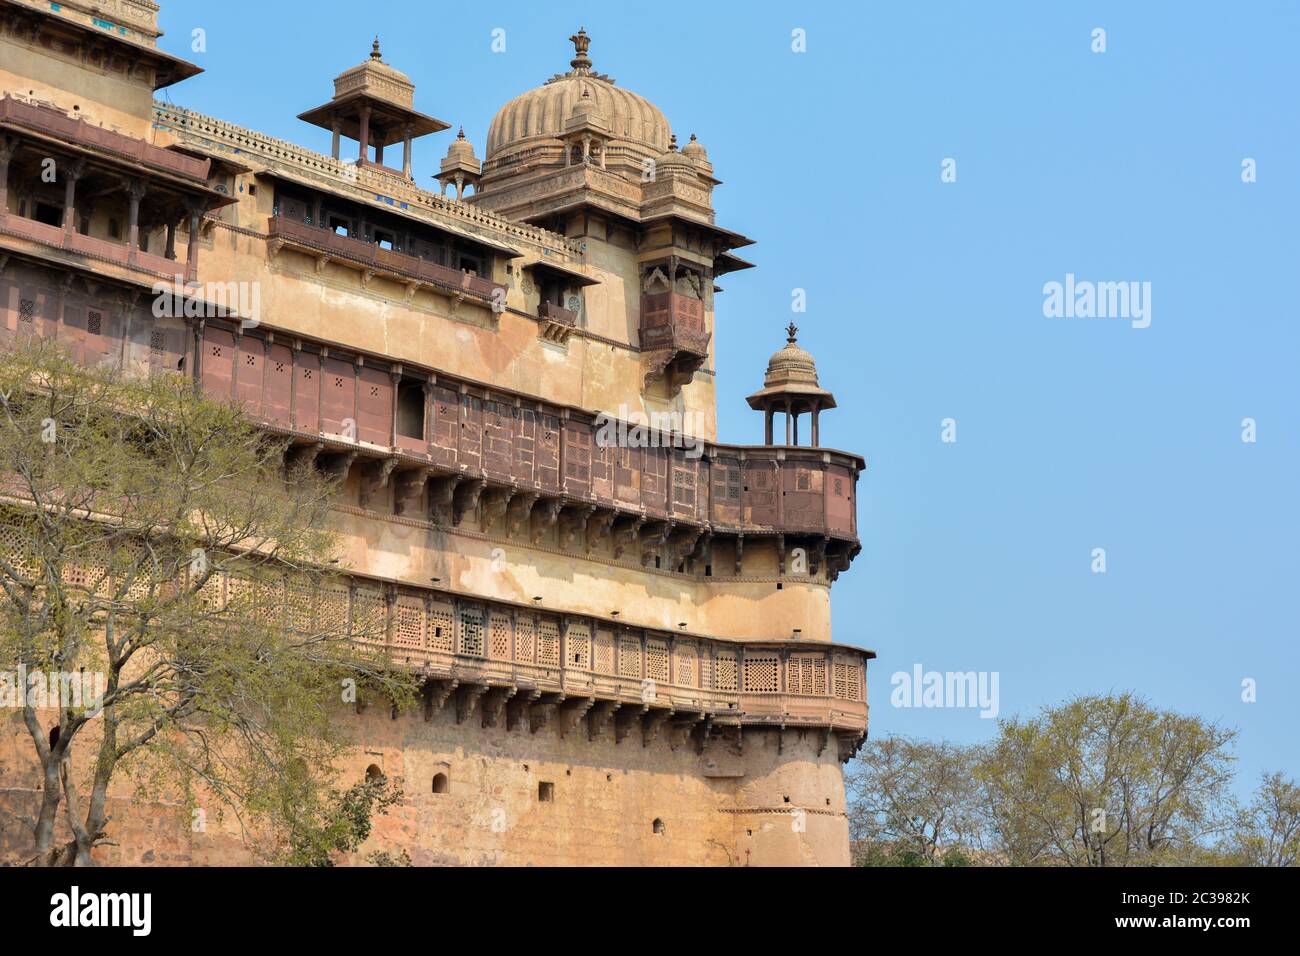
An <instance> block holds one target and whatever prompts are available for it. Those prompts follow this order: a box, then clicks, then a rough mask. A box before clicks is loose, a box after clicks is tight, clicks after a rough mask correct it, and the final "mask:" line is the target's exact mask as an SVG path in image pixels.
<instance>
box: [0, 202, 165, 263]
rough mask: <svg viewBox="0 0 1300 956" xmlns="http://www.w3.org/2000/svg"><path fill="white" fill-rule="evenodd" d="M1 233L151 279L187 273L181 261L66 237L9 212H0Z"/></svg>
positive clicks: (58, 228)
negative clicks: (137, 273)
mask: <svg viewBox="0 0 1300 956" xmlns="http://www.w3.org/2000/svg"><path fill="white" fill-rule="evenodd" d="M0 233H8V234H9V235H12V236H17V237H18V238H20V239H30V240H31V241H33V242H39V243H41V244H43V245H47V246H52V247H54V248H56V249H63V250H66V251H68V252H75V253H77V254H79V255H84V256H90V257H92V258H95V259H100V260H103V261H105V262H111V263H114V264H115V265H119V266H125V267H126V268H129V269H136V270H139V271H141V272H147V273H148V274H149V275H150V276H154V277H159V276H161V277H164V278H168V279H171V278H174V277H175V276H176V275H177V274H178V273H179V274H183V273H184V272H185V271H186V263H185V262H184V261H179V260H176V259H167V258H165V257H163V256H156V255H153V254H152V253H148V252H145V251H143V250H141V249H137V250H136V251H135V252H134V254H133V253H132V252H131V249H130V247H129V246H127V245H126V244H125V243H119V242H111V241H109V240H107V239H96V238H94V237H92V236H83V235H82V234H81V233H79V232H73V233H68V232H66V231H65V230H64V229H63V227H62V226H51V225H48V224H46V223H43V222H37V221H36V220H35V219H27V218H25V217H23V216H19V215H16V214H14V213H11V212H0Z"/></svg>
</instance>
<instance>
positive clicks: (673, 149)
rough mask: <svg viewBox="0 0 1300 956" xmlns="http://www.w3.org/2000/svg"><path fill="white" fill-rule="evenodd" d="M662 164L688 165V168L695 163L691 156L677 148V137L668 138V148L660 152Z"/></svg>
mask: <svg viewBox="0 0 1300 956" xmlns="http://www.w3.org/2000/svg"><path fill="white" fill-rule="evenodd" d="M659 165H660V166H686V167H687V168H689V167H691V166H693V165H694V163H692V162H691V160H690V157H689V156H687V155H686V154H685V153H682V152H679V151H678V149H677V137H676V136H670V137H669V138H668V148H667V149H666V150H664V151H663V152H662V153H660V154H659Z"/></svg>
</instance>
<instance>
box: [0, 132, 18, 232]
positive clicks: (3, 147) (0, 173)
mask: <svg viewBox="0 0 1300 956" xmlns="http://www.w3.org/2000/svg"><path fill="white" fill-rule="evenodd" d="M17 149H18V140H16V139H10V138H9V137H7V136H4V135H0V216H3V215H4V214H6V213H7V212H9V160H10V159H12V158H13V155H14V153H15V152H16V151H17Z"/></svg>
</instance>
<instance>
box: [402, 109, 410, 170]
mask: <svg viewBox="0 0 1300 956" xmlns="http://www.w3.org/2000/svg"><path fill="white" fill-rule="evenodd" d="M411 132H412V130H411V124H410V123H407V124H406V128H405V129H403V130H402V175H403V176H405V177H406V178H407V179H411V178H412V177H411Z"/></svg>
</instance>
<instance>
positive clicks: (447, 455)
mask: <svg viewBox="0 0 1300 956" xmlns="http://www.w3.org/2000/svg"><path fill="white" fill-rule="evenodd" d="M429 436H430V441H431V447H430V449H429V451H430V454H431V456H432V457H433V460H434V461H436V462H437V463H438V464H440V465H454V464H456V450H457V446H458V445H459V442H460V396H458V395H457V394H456V393H455V392H454V391H453V390H452V389H450V388H446V387H444V386H442V385H435V386H434V389H433V422H432V423H431V427H430V428H429Z"/></svg>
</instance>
